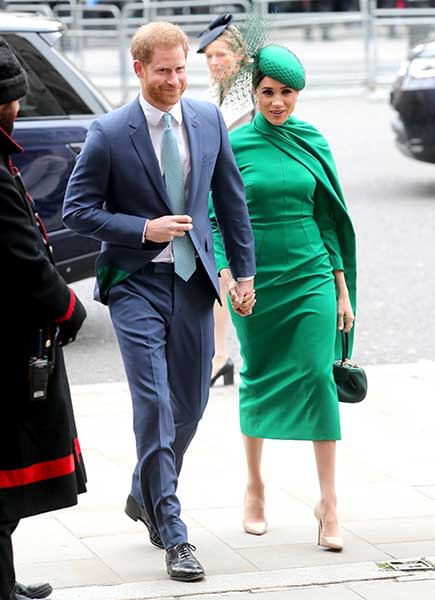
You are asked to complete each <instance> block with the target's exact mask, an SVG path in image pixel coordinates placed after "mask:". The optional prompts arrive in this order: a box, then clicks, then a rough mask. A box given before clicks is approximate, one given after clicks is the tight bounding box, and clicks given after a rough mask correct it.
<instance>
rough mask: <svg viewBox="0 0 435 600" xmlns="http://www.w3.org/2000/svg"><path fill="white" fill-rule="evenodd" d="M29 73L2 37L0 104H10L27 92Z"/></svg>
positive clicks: (0, 44)
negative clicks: (27, 73)
mask: <svg viewBox="0 0 435 600" xmlns="http://www.w3.org/2000/svg"><path fill="white" fill-rule="evenodd" d="M27 90H28V83H27V75H26V72H25V71H24V69H23V67H22V66H21V64H20V62H19V61H18V59H17V57H16V56H15V54H14V53H13V52H12V50H11V47H10V46H9V44H8V43H7V42H6V40H5V39H3V38H2V37H0V104H8V102H12V101H13V100H18V99H19V98H22V97H23V96H25V95H26V94H27Z"/></svg>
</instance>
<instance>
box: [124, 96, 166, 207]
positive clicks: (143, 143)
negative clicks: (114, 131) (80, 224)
mask: <svg viewBox="0 0 435 600" xmlns="http://www.w3.org/2000/svg"><path fill="white" fill-rule="evenodd" d="M128 125H129V127H130V137H131V141H132V144H133V146H134V147H135V150H136V152H137V153H138V154H139V158H140V159H141V161H142V164H143V166H144V168H145V171H146V172H147V174H148V178H149V179H150V181H151V183H152V184H153V186H154V187H155V190H156V192H157V193H158V195H159V196H160V198H161V200H163V202H164V203H165V205H166V206H167V207H168V209H169V211H170V212H172V208H171V203H170V201H169V198H168V195H167V193H166V188H165V185H164V183H163V177H162V174H161V172H160V166H159V162H158V160H157V157H156V153H155V152H154V148H153V145H152V142H151V137H150V132H149V129H148V124H147V122H146V119H145V115H144V114H143V110H142V108H141V105H140V103H139V98H136V100H134V101H133V103H132V104H131V110H130V121H129V124H128Z"/></svg>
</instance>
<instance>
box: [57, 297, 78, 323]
mask: <svg viewBox="0 0 435 600" xmlns="http://www.w3.org/2000/svg"><path fill="white" fill-rule="evenodd" d="M69 294H70V296H69V305H68V308H67V311H66V313H65V314H64V315H63V317H60V318H59V319H56V320H55V321H54V322H55V323H56V325H59V324H60V323H64V322H65V321H68V320H69V319H71V316H72V314H73V312H74V309H75V307H76V295H75V294H74V292H73V291H72V289H71V288H70V290H69Z"/></svg>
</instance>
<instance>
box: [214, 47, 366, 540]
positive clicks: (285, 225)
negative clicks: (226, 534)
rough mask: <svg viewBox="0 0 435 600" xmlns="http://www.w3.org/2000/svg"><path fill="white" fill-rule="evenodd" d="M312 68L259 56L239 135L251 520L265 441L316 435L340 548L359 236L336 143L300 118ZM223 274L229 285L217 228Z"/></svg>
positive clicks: (325, 507) (331, 532)
mask: <svg viewBox="0 0 435 600" xmlns="http://www.w3.org/2000/svg"><path fill="white" fill-rule="evenodd" d="M304 86H305V73H304V70H303V68H302V65H301V63H300V62H299V60H298V59H297V57H296V56H295V55H294V54H293V53H291V52H290V51H289V50H288V49H286V48H282V47H280V46H274V45H271V46H266V47H264V48H263V49H262V50H261V51H260V52H259V53H258V55H257V57H256V62H255V71H254V74H253V87H254V91H255V99H256V102H257V109H258V112H257V115H256V116H255V118H254V120H253V122H252V123H250V124H248V125H244V126H242V127H240V128H238V129H237V130H235V131H234V132H232V133H231V134H230V138H231V144H232V147H233V151H234V155H235V157H236V161H237V164H238V167H239V169H240V172H241V174H242V177H243V180H244V184H245V188H246V197H247V204H248V209H249V214H250V218H251V224H252V229H253V233H254V238H255V250H256V259H257V274H256V278H255V289H256V305H255V308H254V310H253V314H252V315H251V316H249V317H248V318H241V317H240V316H238V315H237V314H236V313H235V312H234V311H231V312H232V315H231V316H232V320H233V323H234V325H235V328H236V331H237V336H238V339H239V342H240V349H241V355H242V359H243V365H242V369H241V372H240V376H241V385H240V424H241V430H242V433H243V434H244V443H245V450H246V457H247V467H248V485H247V489H246V495H245V514H244V521H243V526H244V529H245V531H246V532H248V533H253V534H257V535H261V534H263V533H265V532H266V531H267V522H266V518H265V514H264V484H263V479H262V476H261V454H262V448H263V439H264V438H270V439H291V440H312V441H313V443H314V451H315V456H316V461H317V471H318V477H319V484H320V500H319V502H318V504H317V505H316V507H315V515H316V517H317V519H318V523H319V538H318V542H319V544H321V545H322V546H324V547H326V548H330V549H335V550H341V549H342V547H343V541H342V537H341V533H340V528H339V523H338V518H337V499H336V490H335V451H336V440H338V439H340V417H339V410H338V398H337V391H336V386H335V384H334V379H333V375H332V364H333V361H334V357H335V355H336V353H337V350H339V346H338V343H337V340H336V338H337V337H339V336H337V330H342V329H343V328H344V329H345V330H346V331H350V330H351V328H352V325H353V321H354V302H355V236H354V232H353V228H352V224H351V221H350V218H349V215H348V212H347V209H346V205H345V203H344V200H343V195H342V192H341V188H340V184H339V182H338V179H337V174H336V170H335V166H334V161H333V159H332V156H331V152H330V150H329V146H328V144H327V142H326V140H325V139H324V138H323V136H322V135H321V134H320V133H319V132H318V131H317V130H316V129H315V128H314V127H313V126H311V125H309V124H308V123H305V122H303V121H300V120H298V119H296V118H295V117H293V116H292V113H293V111H294V108H295V105H296V102H297V98H298V94H299V91H300V90H301V89H303V87H304ZM214 239H215V254H216V262H217V267H218V271H219V272H220V274H221V276H222V277H223V278H224V279H225V280H226V281H227V286H228V287H229V288H231V285H232V283H231V273H230V271H229V269H228V264H227V262H226V259H225V254H224V251H223V247H222V241H221V239H220V236H219V230H218V227H217V224H216V223H215V226H214Z"/></svg>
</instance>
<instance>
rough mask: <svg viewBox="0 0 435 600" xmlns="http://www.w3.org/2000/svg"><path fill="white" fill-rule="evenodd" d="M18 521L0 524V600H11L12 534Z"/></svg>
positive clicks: (12, 577)
mask: <svg viewBox="0 0 435 600" xmlns="http://www.w3.org/2000/svg"><path fill="white" fill-rule="evenodd" d="M18 523H19V521H11V522H9V523H3V522H0V600H11V598H12V592H13V590H14V585H15V569H14V554H13V550H12V534H13V532H14V531H15V529H16V528H17V526H18Z"/></svg>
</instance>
